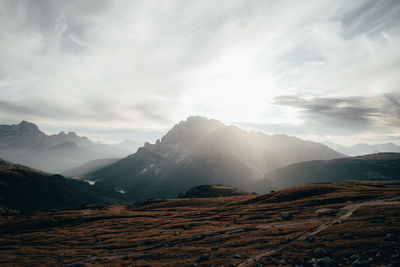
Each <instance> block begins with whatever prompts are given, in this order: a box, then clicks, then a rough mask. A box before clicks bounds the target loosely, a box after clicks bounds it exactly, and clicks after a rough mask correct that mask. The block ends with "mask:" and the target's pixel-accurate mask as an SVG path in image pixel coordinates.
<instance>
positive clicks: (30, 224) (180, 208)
mask: <svg viewBox="0 0 400 267" xmlns="http://www.w3.org/2000/svg"><path fill="white" fill-rule="evenodd" d="M399 196H400V183H399V182H340V183H333V184H317V185H306V186H299V187H295V188H290V189H285V190H281V191H277V192H275V193H271V194H267V195H262V196H237V197H226V198H201V199H170V200H153V201H148V202H145V203H142V204H135V205H130V206H120V205H101V206H100V205H97V206H87V207H82V208H81V209H72V210H58V211H50V212H36V213H31V214H26V215H23V216H13V215H10V216H8V217H1V219H0V234H1V235H2V238H1V239H0V251H2V257H1V258H0V264H4V265H15V266H17V265H18V266H25V265H36V266H37V265H46V264H47V265H68V264H73V263H75V264H78V263H79V264H85V265H84V266H101V265H103V266H129V265H134V266H153V265H154V266H190V265H192V264H194V263H196V261H197V260H198V258H199V255H201V254H202V253H207V254H208V255H209V256H210V258H209V259H206V260H205V261H202V262H198V263H197V266H210V265H211V264H213V265H214V266H221V265H224V266H228V265H229V264H231V263H232V264H240V263H243V262H244V261H248V260H250V261H251V259H252V258H254V257H258V262H259V263H262V264H263V265H264V266H277V265H280V264H279V263H280V261H281V260H282V259H285V260H287V263H286V264H282V265H284V266H292V264H300V263H301V264H303V266H311V265H310V261H311V259H312V258H316V259H318V258H321V257H322V256H320V255H317V254H316V252H315V250H316V248H322V249H323V250H325V251H326V253H327V254H328V255H330V257H331V258H332V259H333V260H334V261H336V263H341V264H344V265H345V266H349V265H351V262H353V261H354V260H352V261H351V262H350V263H347V264H346V262H347V261H349V260H348V259H350V257H351V256H352V255H353V254H355V253H358V254H359V255H361V257H362V258H363V259H368V258H369V257H372V258H373V263H374V264H375V265H377V266H380V265H381V264H388V263H391V264H392V265H393V266H398V265H396V264H400V261H399V259H398V258H392V254H394V253H396V250H399V249H400V242H399V240H398V239H397V240H395V239H393V240H392V239H387V238H386V237H385V236H386V235H387V234H388V233H392V234H397V235H398V234H400V230H399V229H400V225H399V222H400V214H399V213H398V210H399V208H400V204H399V203H398V202H394V203H390V202H387V204H386V205H373V204H370V205H364V206H362V205H361V204H362V203H364V204H366V203H374V202H371V201H375V200H385V199H388V200H389V199H393V198H395V197H397V198H398V197H399ZM354 205H355V207H356V208H355V209H354V210H353V212H352V213H349V216H348V217H346V218H344V217H343V212H344V211H345V212H346V207H348V206H350V207H352V206H354ZM357 205H360V206H359V207H358V206H357ZM323 209H325V210H326V209H331V210H332V211H331V212H329V213H323V212H322V215H318V211H321V210H323ZM283 211H287V212H290V213H291V214H292V215H293V218H292V220H289V221H287V220H284V219H282V218H281V216H280V215H281V212H283ZM345 214H347V213H345ZM377 215H383V216H384V219H383V221H379V222H374V218H375V217H376V216H377ZM342 217H343V218H342ZM339 219H340V220H339ZM335 220H336V223H332V222H334V221H335ZM330 222H331V224H329V223H330ZM323 225H327V226H326V228H323V229H322V230H321V231H320V232H318V233H315V232H314V233H313V231H315V230H316V229H319V227H321V226H323ZM306 235H310V236H312V237H313V238H314V239H315V240H314V242H308V241H307V240H306V239H305V236H306ZM215 245H217V246H218V249H217V250H213V249H212V247H213V246H215ZM6 248H7V249H6ZM378 251H379V252H380V253H381V254H382V257H381V258H377V257H375V255H376V254H377V252H378ZM268 253H270V254H268ZM264 254H268V256H262V255H264ZM15 255H18V257H15ZM260 255H261V256H260ZM306 263H307V264H309V265H307V264H306ZM249 266H253V265H249Z"/></svg>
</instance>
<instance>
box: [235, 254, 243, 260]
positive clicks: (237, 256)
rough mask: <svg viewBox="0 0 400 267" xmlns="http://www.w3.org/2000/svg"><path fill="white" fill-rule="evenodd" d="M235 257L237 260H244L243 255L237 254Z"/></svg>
mask: <svg viewBox="0 0 400 267" xmlns="http://www.w3.org/2000/svg"><path fill="white" fill-rule="evenodd" d="M233 257H234V258H235V259H241V258H242V255H240V254H235V255H233Z"/></svg>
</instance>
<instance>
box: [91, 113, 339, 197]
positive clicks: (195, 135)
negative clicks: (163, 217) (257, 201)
mask: <svg viewBox="0 0 400 267" xmlns="http://www.w3.org/2000/svg"><path fill="white" fill-rule="evenodd" d="M341 156H342V154H340V153H338V152H336V151H334V150H332V149H330V148H328V147H327V146H325V145H322V144H319V143H315V142H310V141H304V140H301V139H298V138H295V137H290V136H286V135H272V136H270V135H265V134H262V133H255V132H245V131H243V130H241V129H239V128H237V127H234V126H226V125H224V124H222V123H221V122H219V121H216V120H208V119H206V118H203V117H189V118H188V119H187V120H186V121H181V122H180V123H179V124H177V125H175V126H174V127H173V128H172V129H171V130H170V131H169V132H168V133H167V134H166V135H165V136H164V137H163V138H162V139H161V141H160V140H157V142H156V143H155V144H149V143H145V145H144V146H143V147H141V148H139V149H138V151H137V152H136V153H135V154H132V155H130V156H128V157H126V158H124V159H122V160H120V161H118V162H116V163H114V164H112V165H110V166H108V167H105V168H103V169H100V170H98V171H96V172H94V173H92V174H90V178H91V179H95V180H97V183H96V185H95V186H96V187H97V188H98V190H100V191H102V193H104V194H107V195H110V196H115V194H117V195H121V197H124V198H127V199H129V200H134V201H141V200H145V199H148V198H163V197H175V196H176V195H177V194H178V193H181V192H184V191H186V190H187V189H189V188H191V187H194V186H197V185H202V184H228V185H232V186H237V187H240V186H241V185H244V184H247V183H248V182H249V181H252V180H255V179H261V178H263V177H264V174H265V173H267V172H269V171H271V170H273V169H276V168H279V167H282V166H285V165H287V164H290V163H294V162H299V161H306V160H314V159H333V158H338V157H341Z"/></svg>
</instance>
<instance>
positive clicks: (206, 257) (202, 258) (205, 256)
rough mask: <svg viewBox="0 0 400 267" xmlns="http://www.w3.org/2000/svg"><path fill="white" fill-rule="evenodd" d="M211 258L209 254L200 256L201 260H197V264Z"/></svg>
mask: <svg viewBox="0 0 400 267" xmlns="http://www.w3.org/2000/svg"><path fill="white" fill-rule="evenodd" d="M210 258H211V256H210V255H209V254H207V253H203V254H200V256H199V258H198V259H197V262H203V261H208V260H209V259H210Z"/></svg>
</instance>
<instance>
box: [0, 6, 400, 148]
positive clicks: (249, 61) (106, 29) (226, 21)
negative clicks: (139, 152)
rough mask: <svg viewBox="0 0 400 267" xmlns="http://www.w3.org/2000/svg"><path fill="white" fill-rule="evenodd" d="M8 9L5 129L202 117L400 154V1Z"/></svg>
mask: <svg viewBox="0 0 400 267" xmlns="http://www.w3.org/2000/svg"><path fill="white" fill-rule="evenodd" d="M0 10H1V11H0V23H1V25H2V26H0V47H1V48H2V49H0V56H1V57H2V61H1V62H0V91H1V95H2V96H1V99H0V110H1V112H0V123H2V124H15V123H18V122H19V121H22V120H28V121H32V122H34V123H35V124H38V125H40V128H41V129H42V130H43V131H45V132H46V133H57V132H60V131H75V132H77V133H78V134H79V135H83V136H87V137H88V138H90V139H91V140H94V141H100V142H104V143H115V142H118V141H124V140H133V141H148V140H149V141H154V140H156V139H157V138H160V137H161V136H162V135H163V134H164V133H166V131H167V130H168V129H170V128H171V127H172V126H173V125H174V124H175V123H177V122H179V121H181V120H184V119H186V118H187V117H188V116H190V115H193V114H196V115H200V116H204V117H207V118H213V119H217V120H219V121H221V122H223V123H225V124H232V125H236V126H238V127H240V128H242V129H245V130H251V131H261V132H263V133H266V134H286V135H290V136H296V137H298V138H301V139H305V140H311V141H315V142H322V143H324V142H333V143H336V144H340V145H354V144H357V143H367V144H381V143H387V142H393V143H395V144H397V145H400V135H399V132H400V131H399V130H400V91H399V84H400V76H399V75H397V74H398V73H399V71H400V64H399V63H400V23H399V22H400V3H399V2H396V1H352V2H351V3H349V2H348V1H307V2H295V3H293V2H291V1H264V2H256V1H233V2H231V1H230V2H229V3H228V2H218V3H215V2H210V1H194V2H190V3H186V2H182V1H169V2H163V3H161V2H158V1H137V2H128V3H127V2H123V1H96V3H95V4H94V3H93V2H90V1H79V2H78V1H68V2H64V1H46V0H43V1H35V2H31V1H7V0H6V1H2V2H1V3H0ZM282 22H284V23H282Z"/></svg>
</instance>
